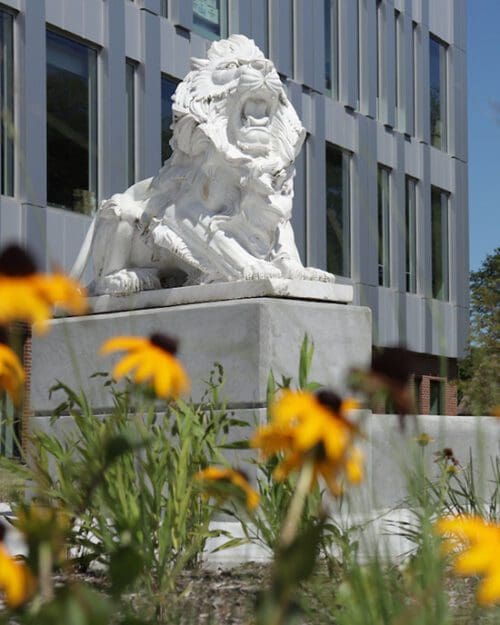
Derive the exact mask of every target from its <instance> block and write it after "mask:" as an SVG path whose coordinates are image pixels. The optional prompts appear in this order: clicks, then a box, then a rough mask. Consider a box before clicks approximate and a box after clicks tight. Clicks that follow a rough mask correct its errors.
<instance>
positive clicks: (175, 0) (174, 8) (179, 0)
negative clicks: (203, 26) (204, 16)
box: [169, 0, 193, 30]
mask: <svg viewBox="0 0 500 625" xmlns="http://www.w3.org/2000/svg"><path fill="white" fill-rule="evenodd" d="M169 8H170V15H169V19H170V20H171V21H172V23H173V24H175V25H178V26H182V28H185V29H186V30H191V29H192V28H193V2H192V0H170V7H169Z"/></svg>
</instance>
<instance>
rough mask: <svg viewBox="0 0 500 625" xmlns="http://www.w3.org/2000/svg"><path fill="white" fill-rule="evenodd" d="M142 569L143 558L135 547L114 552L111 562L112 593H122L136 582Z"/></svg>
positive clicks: (122, 548)
mask: <svg viewBox="0 0 500 625" xmlns="http://www.w3.org/2000/svg"><path fill="white" fill-rule="evenodd" d="M142 569H143V561H142V558H141V556H140V555H139V554H138V553H137V551H136V550H135V549H134V548H133V547H131V546H127V547H120V548H119V549H117V550H116V551H115V552H113V553H112V554H111V558H110V561H109V575H110V577H111V589H112V592H113V593H114V594H119V593H121V592H122V591H123V590H124V589H125V588H126V587H127V586H129V585H130V584H132V583H133V582H135V580H136V579H137V577H138V576H139V574H140V573H141V571H142Z"/></svg>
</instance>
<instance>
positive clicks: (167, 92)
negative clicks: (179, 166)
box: [161, 76, 178, 163]
mask: <svg viewBox="0 0 500 625" xmlns="http://www.w3.org/2000/svg"><path fill="white" fill-rule="evenodd" d="M177 84H178V83H177V81H176V80H175V79H174V78H169V77H167V76H162V78H161V162H162V163H164V162H165V161H166V160H167V159H168V158H170V156H171V154H172V148H171V147H170V139H171V138H172V130H171V128H170V127H171V125H172V121H173V117H172V96H173V95H174V93H175V90H176V88H177Z"/></svg>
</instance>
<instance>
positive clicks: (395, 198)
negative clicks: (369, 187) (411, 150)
mask: <svg viewBox="0 0 500 625" xmlns="http://www.w3.org/2000/svg"><path fill="white" fill-rule="evenodd" d="M394 139H395V142H396V163H397V165H396V168H395V169H394V170H393V171H392V173H391V181H390V190H391V206H390V246H391V257H390V264H391V287H392V288H394V289H396V290H397V291H400V292H402V293H404V292H405V289H406V273H405V139H404V136H403V135H401V134H400V133H394Z"/></svg>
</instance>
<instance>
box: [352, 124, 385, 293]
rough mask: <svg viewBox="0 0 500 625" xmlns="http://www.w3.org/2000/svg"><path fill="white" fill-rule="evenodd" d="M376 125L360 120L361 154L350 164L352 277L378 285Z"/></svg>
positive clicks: (359, 144) (359, 150) (356, 154)
mask: <svg viewBox="0 0 500 625" xmlns="http://www.w3.org/2000/svg"><path fill="white" fill-rule="evenodd" d="M376 128H377V124H376V122H375V121H374V120H372V119H369V118H367V117H360V118H359V124H358V151H357V152H356V153H355V154H353V157H352V164H351V173H352V177H351V198H352V206H351V214H352V237H351V239H352V277H353V279H354V280H355V282H358V281H359V282H360V283H364V284H367V285H373V286H375V285H377V284H378V260H377V202H376V197H377V131H376Z"/></svg>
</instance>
